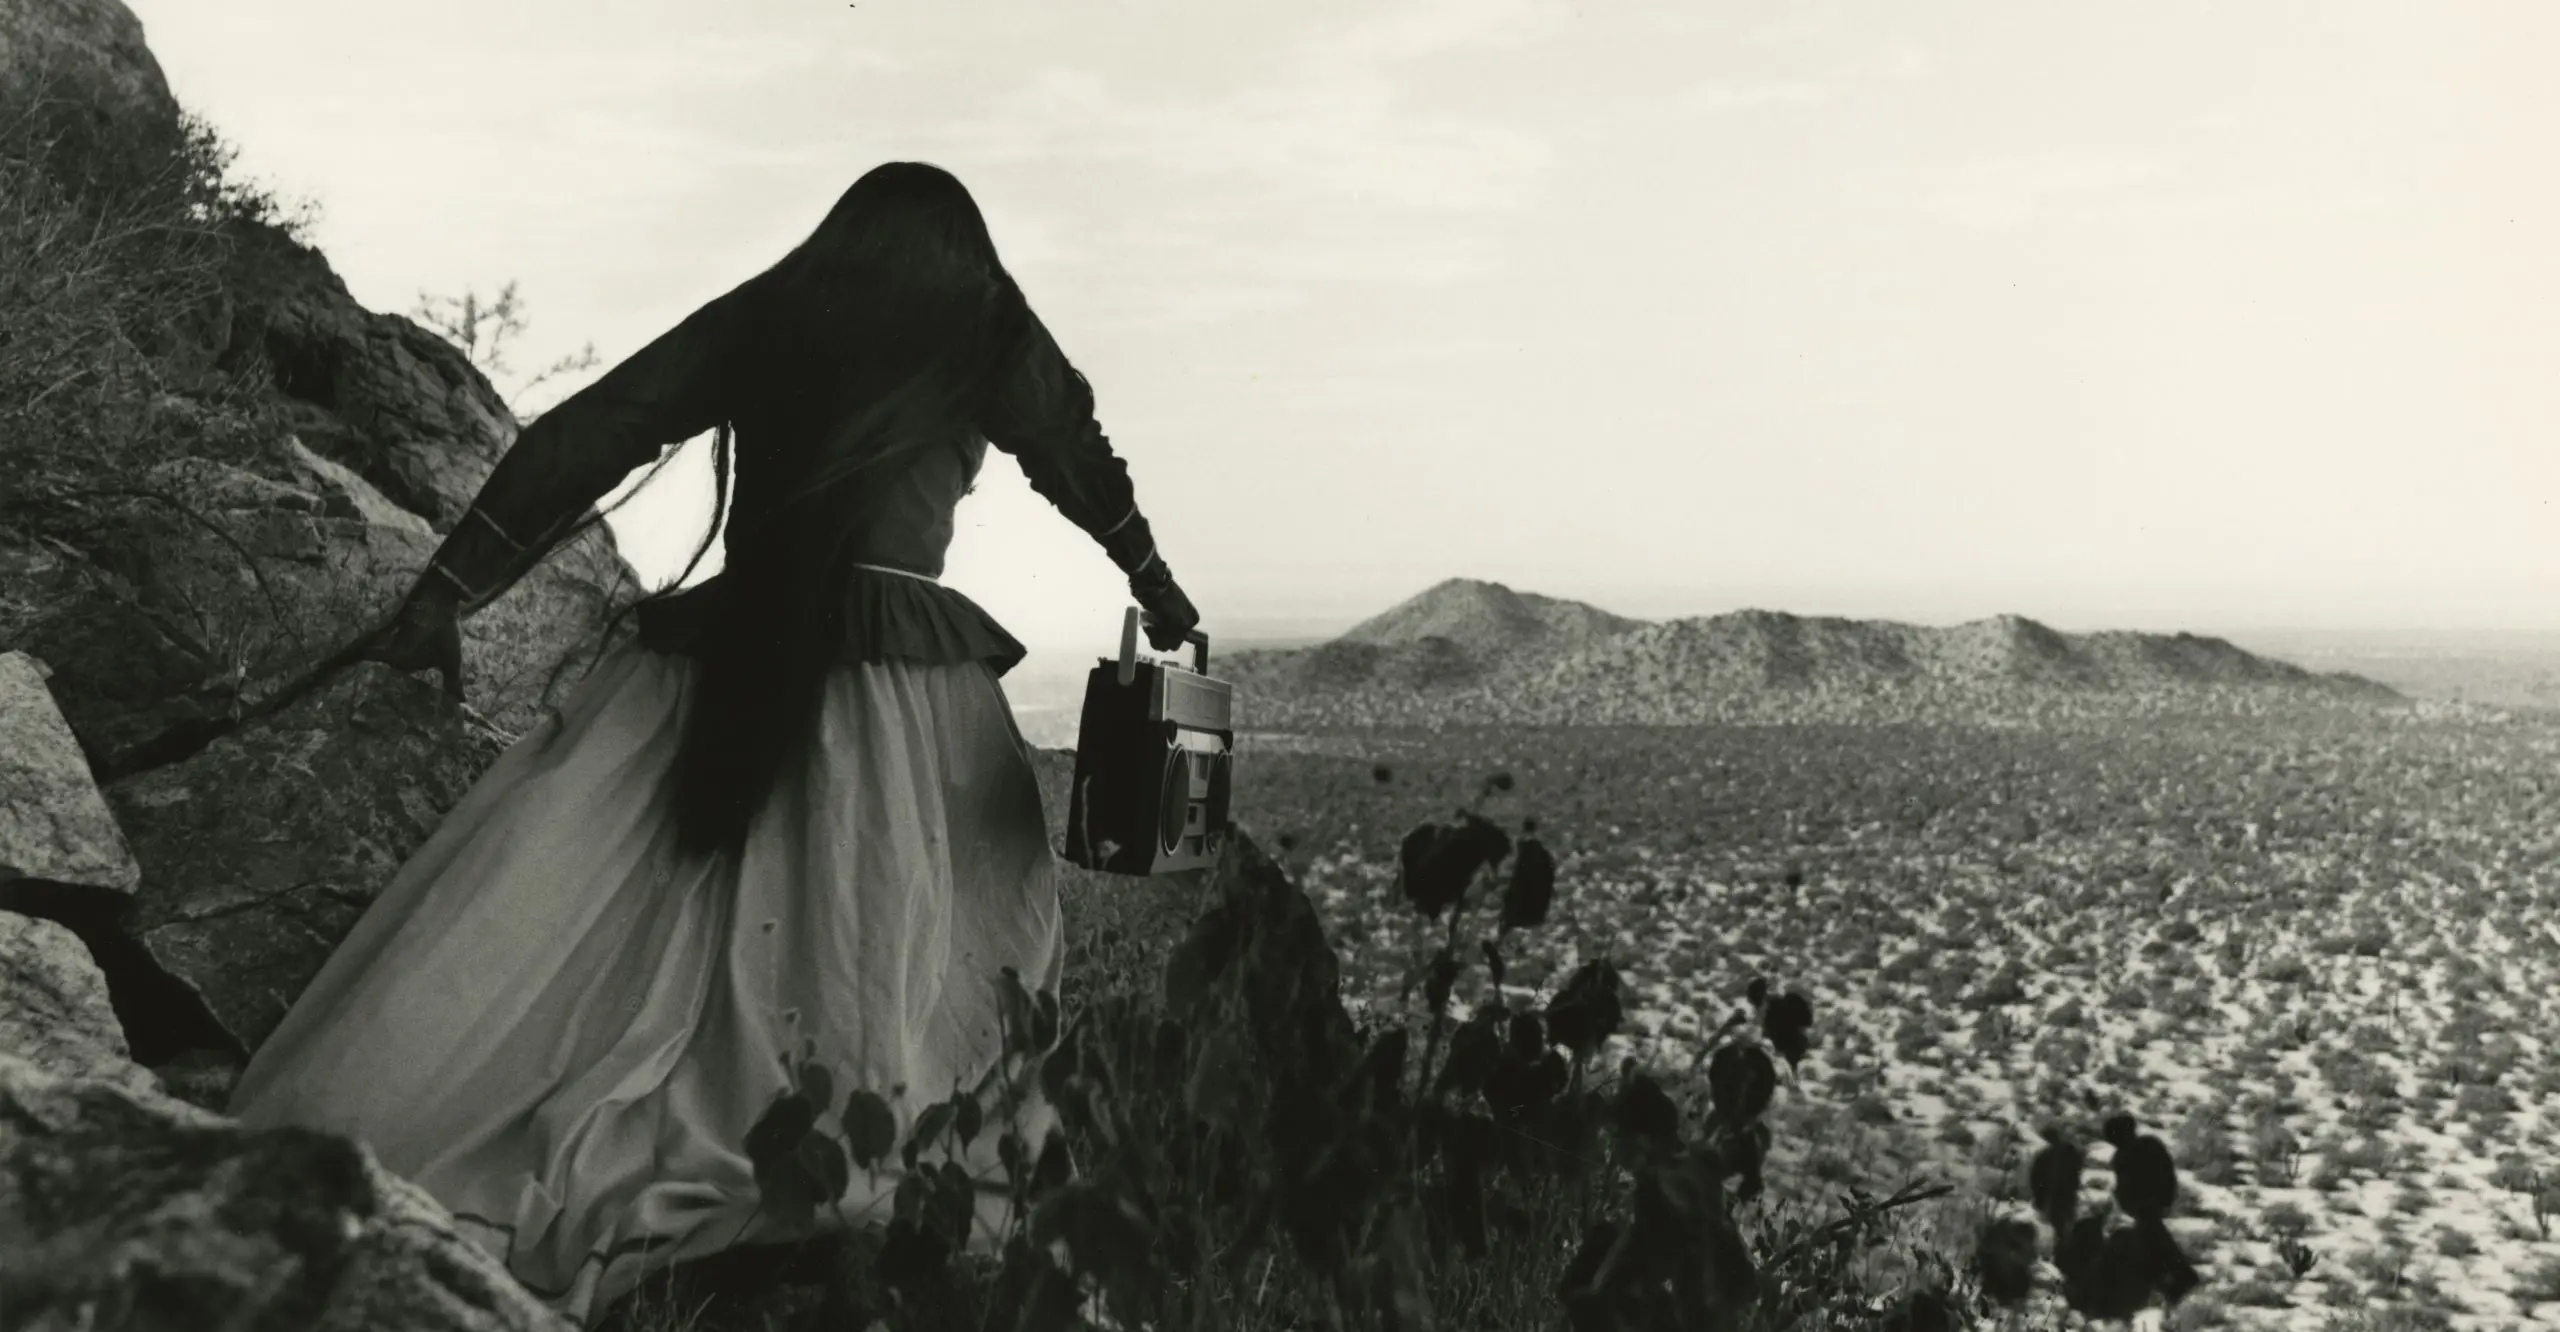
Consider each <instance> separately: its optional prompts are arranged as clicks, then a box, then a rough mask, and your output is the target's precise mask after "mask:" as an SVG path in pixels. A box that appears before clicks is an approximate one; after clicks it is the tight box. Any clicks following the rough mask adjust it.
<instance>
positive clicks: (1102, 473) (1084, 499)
mask: <svg viewBox="0 0 2560 1332" xmlns="http://www.w3.org/2000/svg"><path fill="white" fill-rule="evenodd" d="M1022 346H1023V350H1022V354H1021V357H1020V358H1019V359H1018V360H1017V361H1016V362H1015V363H1014V366H1013V369H1012V371H1011V373H1009V374H1008V375H1006V377H1005V379H1004V381H1003V384H1002V386H1001V387H1000V388H999V389H998V391H997V393H996V397H995V403H994V406H993V409H992V410H991V411H990V413H989V414H988V418H987V420H986V422H985V424H984V427H983V428H984V430H985V432H986V436H987V439H988V441H989V442H991V443H993V444H994V445H995V446H996V447H997V448H1000V449H1002V450H1004V451H1005V452H1006V453H1009V454H1011V455H1013V459H1014V461H1015V462H1017V463H1019V464H1020V465H1021V467H1022V475H1023V477H1024V479H1026V480H1028V481H1029V482H1030V483H1031V488H1032V489H1033V490H1035V491H1037V492H1039V494H1040V497H1041V498H1043V499H1045V500H1047V501H1049V502H1050V503H1051V504H1054V505H1056V506H1057V508H1058V512H1060V513H1062V514H1064V515H1066V518H1067V521H1069V522H1071V523H1074V524H1075V525H1076V526H1078V527H1080V528H1083V529H1084V530H1085V532H1086V533H1087V534H1088V535H1090V536H1092V537H1093V539H1094V540H1095V541H1098V542H1100V543H1101V544H1102V548H1103V550H1104V551H1105V552H1106V553H1108V554H1109V555H1110V556H1111V562H1112V563H1113V564H1116V565H1118V566H1119V567H1120V572H1122V573H1124V574H1130V575H1133V576H1134V575H1136V574H1138V573H1139V572H1140V571H1141V570H1143V569H1145V568H1147V567H1148V562H1149V561H1150V560H1154V559H1160V558H1161V557H1160V556H1158V555H1157V553H1156V548H1155V535H1154V533H1153V531H1152V530H1150V529H1149V528H1148V526H1147V519H1146V515H1144V514H1142V513H1140V512H1138V499H1137V493H1136V488H1135V487H1134V486H1132V485H1131V484H1130V481H1129V465H1128V464H1127V463H1126V462H1123V461H1122V460H1121V458H1120V455H1118V454H1117V453H1114V452H1112V450H1111V441H1110V440H1109V439H1108V438H1106V437H1105V436H1104V435H1103V433H1102V425H1101V423H1100V422H1098V421H1096V420H1094V416H1093V388H1092V386H1091V385H1089V384H1087V383H1086V382H1085V379H1084V376H1083V375H1080V374H1078V373H1076V370H1075V367H1074V366H1072V365H1070V364H1069V363H1068V361H1067V358H1066V354H1065V353H1064V352H1062V351H1060V350H1059V349H1058V343H1057V340H1056V339H1054V338H1052V337H1050V336H1049V330H1048V327H1047V326H1046V325H1044V324H1042V323H1041V322H1040V317H1039V316H1038V315H1033V316H1031V319H1030V325H1029V327H1028V328H1027V329H1026V330H1025V331H1024V335H1023V340H1022Z"/></svg>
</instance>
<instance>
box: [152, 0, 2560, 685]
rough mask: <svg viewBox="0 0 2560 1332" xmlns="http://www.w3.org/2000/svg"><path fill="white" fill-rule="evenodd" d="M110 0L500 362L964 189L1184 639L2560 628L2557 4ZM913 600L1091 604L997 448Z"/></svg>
mask: <svg viewBox="0 0 2560 1332" xmlns="http://www.w3.org/2000/svg"><path fill="white" fill-rule="evenodd" d="M130 3H131V4H132V5H133V7H134V9H135V10H136V11H137V12H138V13H139V14H140V15H141V16H142V18H143V20H144V22H145V24H146V27H147V29H148V33H149V37H150V41H151V45H152V47H153V49H154V50H155V51H156V52H157V53H158V55H159V57H160V60H161V61H162V63H163V65H164V66H165V67H166V69H167V70H168V73H169V77H170V81H171V83H172V84H173V85H174V87H175V90H176V92H177V94H178V96H179V97H180V99H181V100H182V101H184V102H186V103H188V104H189V105H190V106H192V107H193V108H195V109H197V110H199V111H201V112H202V113H204V114H205V115H206V116H208V117H209V118H210V119H211V120H212V121H213V122H214V123H215V124H216V125H217V126H218V127H220V128H221V129H222V130H223V131H224V132H225V133H226V134H227V135H229V136H230V137H231V138H232V139H233V140H234V141H236V142H237V143H238V144H239V145H240V146H241V148H242V162H243V165H244V166H245V167H246V168H247V169H248V170H249V171H250V172H251V173H252V174H255V175H258V176H262V177H264V178H265V179H267V180H268V181H269V182H271V183H272V184H274V185H275V186H277V187H279V188H280V189H282V190H283V191H284V192H285V193H287V194H288V195H306V196H310V197H312V198H314V199H316V200H317V201H318V203H319V204H320V206H321V209H322V216H321V222H320V225H319V228H318V240H319V242H320V243H321V245H322V246H323V248H324V249H325V250H326V251H327V252H328V254H329V256H330V257H331V259H332V260H333V261H335V263H336V264H337V266H338V268H339V269H340V271H341V272H343V273H344V274H345V275H346V277H347V280H348V283H349V285H350V286H351V287H352V288H353V290H354V291H355V293H356V295H357V296H358V297H359V298H360V299H362V300H364V301H366V302H368V303H370V304H373V305H375V306H377V307H382V308H391V309H402V310H405V309H407V308H408V307H409V306H410V305H411V304H413V303H414V300H415V298H416V296H417V294H418V292H419V291H420V290H421V289H434V290H456V289H459V288H460V287H462V286H464V285H466V284H469V285H476V286H478V287H480V288H481V289H483V290H490V289H494V288H495V286H496V285H497V284H498V283H500V282H502V281H504V280H506V279H508V278H515V279H520V280H521V283H522V292H523V295H524V296H525V298H526V299H527V301H528V302H529V305H530V311H531V315H532V319H533V322H534V331H533V339H532V343H531V345H529V346H528V347H527V349H526V351H525V354H524V356H523V358H522V359H524V360H526V361H528V362H529V361H533V360H537V359H541V358H543V357H544V356H546V355H550V354H557V353H559V352H561V351H564V350H569V349H572V348H574V347H575V346H576V345H577V344H578V343H580V342H583V341H586V340H588V339H592V340H593V341H594V343H595V344H596V347H597V349H598V351H599V352H600V353H601V354H602V355H603V356H605V357H606V358H607V360H608V362H610V361H611V360H612V359H614V358H617V357H619V356H622V355H625V354H628V353H629V352H631V351H633V350H635V349H636V348H638V347H639V346H640V345H641V344H642V343H644V342H646V341H647V340H648V339H650V338H651V337H653V336H655V335H656V334H657V333H659V332H660V331H662V330H664V329H665V328H667V327H668V326H670V325H672V324H673V323H674V322H675V321H676V320H678V319H680V318H682V317H683V316H684V315H685V314H686V313H687V312H689V311H690V310H692V309H693V308H694V307H695V306H696V305H698V304H700V303H701V302H703V301H705V300H708V299H709V298H711V297H713V296H715V295H718V294H719V293H720V292H722V291H724V290H726V289H727V288H728V287H730V286H731V285H733V284H734V283H736V282H738V281H739V280H741V279H743V278H745V277H746V276H748V275H749V274H751V273H753V272H754V271H756V270H757V269H759V268H761V267H763V266H764V265H765V264H767V263H769V262H771V261H772V260H773V259H774V258H776V257H778V256H779V255H780V254H781V253H782V252H783V250H785V249H786V248H788V247H789V246H790V245H791V244H792V243H793V242H795V241H796V240H798V239H799V238H800V237H801V236H802V235H804V234H805V233H806V232H807V231H808V230H809V228H810V227H812V226H813V225H815V223H816V222H817V220H818V218H819V216H820V215H821V214H823V213H824V212H825V210H826V208H827V206H828V205H829V204H830V203H832V202H833V200H834V199H835V197H836V195H837V194H838V193H840V192H841V191H842V190H843V188H844V187H845V186H846V185H847V184H849V183H851V181H852V180H853V179H854V177H856V176H857V175H859V174H860V173H861V172H862V171H864V170H866V169H868V168H869V167H871V166H873V165H875V164H877V163H878V162H881V161H883V160H888V159H892V158H913V159H923V160H928V161H932V162H936V163H939V164H941V165H944V166H946V167H949V168H951V169H952V170H953V171H955V172H956V173H958V174H959V176H960V177H961V178H962V179H963V180H965V181H967V182H968V183H969V185H970V186H971V188H972V189H973V190H974V191H975V192H976V194H977V196H978V198H979V200H980V202H981V204H982V205H983V206H984V208H985V209H986V211H987V213H988V216H989V220H990V223H991V224H992V226H993V228H994V231H995V236H996V241H997V244H998V246H999V247H1000V248H1001V250H1002V251H1003V253H1004V256H1005V258H1006V261H1007V263H1008V264H1009V265H1010V266H1011V267H1012V268H1013V270H1014V272H1015V273H1016V274H1017V275H1018V276H1019V277H1020V278H1021V280H1022V283H1023V286H1024V289H1025V290H1026V291H1027V292H1028V293H1029V294H1030V297H1031V300H1032V302H1033V305H1034V307H1035V308H1037V309H1038V310H1039V311H1040V312H1041V314H1042V316H1043V318H1044V319H1045V320H1046V321H1047V322H1048V323H1049V324H1050V326H1051V327H1052V328H1053V329H1055V330H1056V331H1057V333H1058V336H1059V340H1060V341H1061V343H1062V344H1063V345H1064V346H1065V347H1066V349H1067V351H1068V354H1069V355H1070V356H1071V357H1073V358H1074V359H1075V360H1076V361H1077V363H1078V364H1079V365H1080V366H1081V367H1082V368H1084V370H1085V371H1086V372H1087V374H1088V375H1090V376H1091V377H1092V379H1093V381H1094V384H1095V388H1096V392H1097V395H1098V399H1099V405H1100V413H1101V417H1102V421H1103V424H1104V426H1105V428H1106V429H1107V430H1108V431H1109V432H1110V433H1111V435H1112V438H1113V440H1114V442H1115V443H1116V445H1117V446H1118V448H1119V449H1120V450H1121V452H1122V453H1123V454H1124V456H1126V457H1127V458H1128V459H1129V460H1130V464H1131V468H1132V470H1133V472H1134V474H1135V476H1136V477H1137V481H1138V487H1139V496H1140V499H1141V501H1142V503H1144V504H1145V506H1146V508H1147V510H1148V513H1149V514H1150V516H1151V518H1152V519H1153V521H1154V523H1155V527H1156V531H1157V532H1158V534H1159V535H1160V536H1161V538H1162V541H1163V545H1164V548H1165V550H1166V552H1167V553H1168V555H1169V558H1170V560H1171V563H1172V565H1173V567H1174V569H1175V570H1176V572H1177V573H1179V574H1180V575H1181V577H1182V579H1183V581H1184V583H1185V584H1186V585H1187V586H1188V587H1189V589H1190V590H1191V592H1192V594H1193V597H1194V599H1195V600H1197V601H1198V602H1199V603H1200V604H1201V606H1202V608H1203V611H1204V612H1205V614H1206V617H1207V626H1208V628H1209V629H1210V630H1211V632H1212V633H1213V634H1215V633H1217V632H1219V631H1220V630H1221V628H1222V627H1224V628H1227V629H1230V630H1234V629H1244V630H1250V629H1253V628H1255V627H1259V626H1261V625H1265V624H1267V623H1268V622H1269V621H1270V620H1271V619H1272V618H1273V617H1287V616H1313V617H1317V618H1328V619H1338V620H1342V621H1347V620H1348V619H1350V618H1353V617H1356V616H1358V615H1360V614H1364V613H1366V612H1368V611H1371V610H1374V609H1378V608H1380V607H1383V606H1384V605H1386V604H1388V603H1390V602H1392V601H1394V600H1397V599H1399V598H1401V597H1403V596H1405V595H1408V594H1410V593H1412V592H1414V591H1416V590H1419V589H1420V588H1421V587H1423V586H1425V585H1427V584H1429V583H1431V582H1433V581H1436V580H1438V579H1440V578H1443V577H1447V576H1451V575H1458V574H1464V575H1470V576H1476V577H1485V578H1493V579H1498V580H1501V581H1505V582H1508V583H1511V584H1513V585H1514V586H1518V587H1522V588H1526V589H1530V590H1535V591H1542V592H1548V593H1552V594H1557V595H1565V596H1575V597H1582V598H1586V599H1590V600H1594V601H1597V602H1599V603H1601V604H1603V605H1605V606H1608V607H1610V608H1612V609H1615V610H1620V611H1624V612H1627V613H1632V614H1641V615H1669V614H1686V613H1704V612H1711V611H1717V610H1725V609H1731V608H1735V607H1739V606H1746V605H1756V606H1767V607H1773V608H1778V609H1787V610H1795V611H1800V612H1807V613H1840V614H1859V615H1888V616H1894V617H1898V618H1906V619H1917V620H1923V621H1930V622H1949V621H1954V620H1959V619H1968V618H1973V617H1976V616H1980V615H1987V614H1992V613H1996V612H2002V611H2017V612H2022V613H2025V614H2029V615H2034V616H2037V617H2039V618H2042V619H2045V620H2048V621H2050V622H2052V623H2055V624H2058V625H2061V626H2063V627H2066V628H2097V627H2117V626H2121V627H2157V628H2200V629H2218V628H2233V627H2246V626H2259V625H2303V626H2321V625H2334V626H2355V625H2376V626H2388V625H2413V626H2445V627H2452V626H2483V627H2485V626H2511V627H2544V628H2549V627H2560V506H2555V503H2554V499H2555V495H2560V451H2556V450H2555V445H2560V373H2555V359H2560V142H2555V140H2560V80H2553V79H2551V78H2550V77H2548V66H2549V60H2550V56H2551V53H2552V52H2554V51H2560V7H2554V6H2551V5H2548V4H2544V3H2539V2H2538V0H2536V2H2534V3H2512V4H2488V3H2457V4H2441V3H2425V2H2421V0H2411V2H2410V3H2401V4H2378V3H2363V2H2357V3H2346V2H2341V0H2320V2H2319V3H2302V4H2255V3H2252V4H2239V5H2233V4H2201V3H2161V2H2158V0H2155V2H2154V3H2148V4H2142V5H2114V6H2096V5H2056V4H2051V3H2046V2H2043V0H2017V2H2004V3H1985V2H1984V0H1967V3H1964V4H1960V5H1926V6H1922V5H1909V4H1899V3H1877V4H1871V5H1844V4H1788V5H1783V6H1782V5H1773V4H1722V5H1710V4H1698V3H1679V4H1673V3H1661V4H1651V5H1640V4H1636V3H1631V2H1624V0H1622V2H1620V3H1599V2H1594V3H1587V4H1581V5H1573V4H1563V3H1553V4H1550V3H1537V2H1534V0H1520V2H1517V3H1504V2H1488V3H1402V2H1397V3H1319V2H1318V0H1285V2H1284V3H1272V4H1255V5H1245V4H1235V3H1203V2H1202V0H1181V2H1177V0H1162V2H1161V3H1135V2H1129V3H1118V2H1104V3H1082V2H1080V3H1048V2H1045V0H1044V2H1042V3H1032V2H1031V0H1022V2H1020V3H1013V4H988V3H955V0H861V3H860V4H858V5H847V4H843V3H840V2H833V3H822V2H821V0H764V2H761V3H742V2H740V0H722V2H721V3H717V4H712V3H702V2H701V0H616V2H615V3H612V4H604V3H557V2H550V0H546V2H545V3H536V4H528V3H523V0H446V2H444V3H436V4H417V3H406V4H396V5H395V4H384V3H373V2H372V0H224V3H221V4H208V3H205V2H204V0H130ZM697 451H698V450H697ZM698 483H699V473H698V472H697V473H694V474H691V475H689V476H688V477H686V478H685V479H684V484H681V485H674V486H669V487H668V488H667V490H668V494H667V497H666V499H665V500H664V501H663V502H660V503H656V504H650V505H635V506H634V509H633V510H632V511H631V512H632V513H633V514H634V515H635V517H634V519H633V521H631V522H628V523H625V524H623V529H622V530H623V536H624V541H625V546H626V549H627V550H629V552H630V553H631V554H632V556H633V558H634V560H635V562H636V563H638V564H640V565H641V566H642V567H643V568H644V569H648V570H664V569H666V568H667V567H668V565H669V561H670V560H671V559H672V558H673V556H674V554H675V553H678V552H681V551H682V550H684V549H685V548H687V547H689V545H690V542H691V540H692V539H693V537H694V536H695V535H696V533H697V532H698V525H699V523H700V522H701V520H702V517H703V515H704V513H705V510H706V495H707V492H706V491H705V490H703V489H702V488H701V487H700V486H699V484H698ZM949 581H951V582H952V583H953V584H954V585H956V586H959V587H961V588H962V589H963V590H965V591H967V592H969V593H970V594H971V595H973V596H975V597H977V598H978V600H980V601H981V602H982V603H983V604H985V605H986V606H988V608H989V609H991V610H993V611H994V612H995V613H996V614H997V615H998V617H999V618H1001V619H1003V620H1005V622H1006V623H1007V624H1009V625H1011V626H1012V627H1014V629H1015V631H1016V632H1017V633H1018V634H1020V635H1022V636H1023V637H1024V638H1025V639H1027V640H1030V641H1032V642H1034V643H1035V645H1045V644H1048V643H1053V642H1054V643H1084V642H1087V641H1091V640H1107V639H1109V638H1110V637H1111V636H1112V633H1113V628H1114V625H1115V624H1116V619H1115V615H1116V610H1117V608H1118V606H1119V605H1120V604H1122V596H1123V593H1122V586H1121V584H1120V581H1119V579H1118V577H1117V575H1116V574H1115V573H1114V572H1113V571H1112V569H1111V568H1110V566H1109V564H1108V563H1107V562H1106V561H1105V560H1104V559H1103V557H1102V556H1101V554H1100V552H1099V550H1098V549H1096V548H1095V547H1094V546H1093V545H1092V543H1091V542H1090V541H1089V540H1087V539H1086V538H1085V537H1084V536H1083V535H1082V534H1081V533H1078V532H1076V531H1075V530H1074V529H1073V528H1071V527H1069V526H1068V525H1067V523H1066V522H1065V521H1064V520H1063V519H1062V518H1060V517H1058V516H1057V514H1056V513H1055V512H1054V511H1053V510H1050V509H1049V508H1048V507H1047V506H1046V505H1045V504H1044V503H1042V502H1041V501H1040V500H1039V499H1037V497H1035V496H1033V495H1031V494H1030V492H1029V490H1028V489H1027V488H1026V487H1024V486H1023V484H1022V482H1021V480H1020V477H1019V474H1018V473H1017V472H1014V471H1013V470H1012V469H1011V467H1010V465H1009V464H1006V463H1004V462H1003V461H1002V460H1001V458H1000V457H999V458H996V459H994V460H992V461H991V464H990V467H989V480H988V482H987V483H986V484H985V485H983V486H982V488H981V491H980V493H979V494H978V495H977V496H976V497H974V498H972V499H971V500H969V501H968V502H967V505H966V507H965V508H964V509H963V511H962V534H961V536H960V539H959V542H958V545H957V546H956V547H955V549H954V551H953V558H952V563H951V570H950V579H949Z"/></svg>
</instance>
